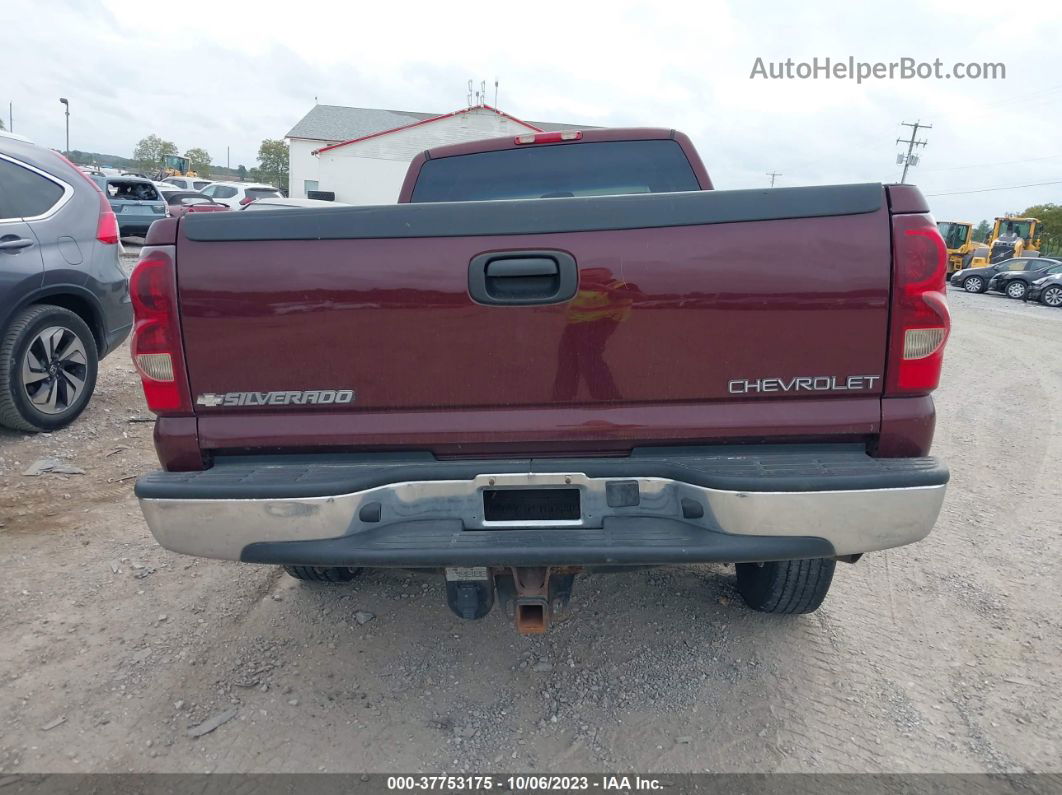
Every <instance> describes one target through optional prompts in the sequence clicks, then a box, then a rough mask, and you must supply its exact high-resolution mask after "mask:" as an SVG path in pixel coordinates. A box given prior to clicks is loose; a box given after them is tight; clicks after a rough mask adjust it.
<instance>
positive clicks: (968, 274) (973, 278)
mask: <svg viewBox="0 0 1062 795" xmlns="http://www.w3.org/2000/svg"><path fill="white" fill-rule="evenodd" d="M1042 263H1043V260H1042V259H1041V258H1040V257H1018V258H1017V259H1007V260H1003V261H1002V262H997V263H995V264H993V265H988V266H986V267H984V268H966V269H964V270H961V271H955V273H953V274H951V279H950V281H951V283H952V284H954V285H955V286H956V287H961V288H962V289H964V290H965V291H966V292H968V293H983V292H985V291H986V290H987V289H988V283H989V282H990V281H992V279H994V278H995V277H996V276H997V275H998V274H1000V273H1006V272H1021V271H1029V270H1035V269H1036V268H1038V267H1040V265H1041V264H1042Z"/></svg>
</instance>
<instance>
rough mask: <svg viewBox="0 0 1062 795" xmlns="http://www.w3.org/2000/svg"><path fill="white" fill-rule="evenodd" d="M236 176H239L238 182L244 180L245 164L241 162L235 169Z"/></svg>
mask: <svg viewBox="0 0 1062 795" xmlns="http://www.w3.org/2000/svg"><path fill="white" fill-rule="evenodd" d="M236 176H237V177H239V178H240V182H244V181H245V180H246V179H247V166H245V165H243V164H242V163H241V164H240V166H239V167H238V168H237V169H236Z"/></svg>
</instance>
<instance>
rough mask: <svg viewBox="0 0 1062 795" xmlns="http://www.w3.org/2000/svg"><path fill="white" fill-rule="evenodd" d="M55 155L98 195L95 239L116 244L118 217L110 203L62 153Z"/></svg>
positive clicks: (90, 178)
mask: <svg viewBox="0 0 1062 795" xmlns="http://www.w3.org/2000/svg"><path fill="white" fill-rule="evenodd" d="M56 154H57V155H58V156H59V157H61V158H62V159H63V160H65V161H66V162H67V165H69V166H70V168H72V169H74V171H76V172H77V173H78V176H80V177H81V178H82V179H83V180H85V181H86V182H87V183H88V184H89V185H91V186H92V187H93V188H95V190H96V193H98V194H99V195H100V216H99V218H98V219H97V221H96V239H97V240H98V241H100V242H101V243H109V244H111V245H114V244H116V243H117V242H118V216H116V215H115V214H114V210H112V209H111V203H110V202H109V201H107V197H106V196H104V195H103V191H102V190H101V189H100V186H99V185H97V184H96V181H95V180H94V179H92V177H90V176H89V175H88V174H86V173H85V172H84V171H82V170H81V169H80V168H78V167H77V166H76V165H74V164H73V163H72V162H71V161H70V159H69V158H68V157H67V156H66V155H64V154H63V153H62V152H56Z"/></svg>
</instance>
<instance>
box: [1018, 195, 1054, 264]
mask: <svg viewBox="0 0 1062 795" xmlns="http://www.w3.org/2000/svg"><path fill="white" fill-rule="evenodd" d="M1021 215H1022V216H1023V217H1024V218H1039V219H1040V221H1041V224H1042V225H1041V227H1040V253H1041V254H1048V255H1051V256H1055V255H1058V254H1059V253H1062V204H1034V205H1033V206H1032V207H1029V208H1027V209H1026V210H1025V212H1023V213H1022V214H1021Z"/></svg>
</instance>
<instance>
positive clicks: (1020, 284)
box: [988, 257, 1062, 299]
mask: <svg viewBox="0 0 1062 795" xmlns="http://www.w3.org/2000/svg"><path fill="white" fill-rule="evenodd" d="M1033 263H1035V266H1034V265H1033ZM1028 267H1029V270H1022V271H1003V272H1002V273H997V274H996V275H995V276H993V277H992V278H991V279H990V280H989V282H988V289H989V290H991V291H992V292H996V293H1003V294H1004V295H1005V296H1007V297H1008V298H1019V299H1021V298H1025V294H1026V293H1027V292H1029V285H1031V284H1032V283H1033V282H1034V281H1036V280H1037V279H1039V278H1040V277H1042V276H1050V275H1052V274H1055V273H1062V261H1059V260H1057V259H1051V258H1049V257H1036V258H1035V259H1033V260H1031V261H1030V262H1029V264H1028Z"/></svg>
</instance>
